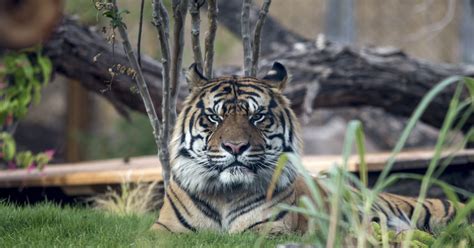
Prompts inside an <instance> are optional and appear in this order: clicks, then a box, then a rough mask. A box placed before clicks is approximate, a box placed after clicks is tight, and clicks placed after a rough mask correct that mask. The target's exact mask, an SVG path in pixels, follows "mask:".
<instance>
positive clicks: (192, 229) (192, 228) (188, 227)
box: [166, 194, 196, 232]
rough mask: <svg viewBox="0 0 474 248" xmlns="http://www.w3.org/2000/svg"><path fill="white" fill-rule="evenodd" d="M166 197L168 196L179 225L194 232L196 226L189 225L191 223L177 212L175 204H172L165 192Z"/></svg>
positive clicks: (169, 199)
mask: <svg viewBox="0 0 474 248" xmlns="http://www.w3.org/2000/svg"><path fill="white" fill-rule="evenodd" d="M166 198H168V201H169V202H170V204H171V207H172V208H173V211H174V214H175V215H176V217H177V218H178V220H179V223H181V225H183V226H184V227H185V228H186V229H188V230H191V231H193V232H196V228H194V227H193V226H191V225H190V224H189V223H188V222H187V221H186V219H184V217H183V216H182V215H181V213H180V212H179V210H178V209H177V208H176V206H175V205H174V202H173V201H172V200H171V198H170V197H169V195H168V194H166Z"/></svg>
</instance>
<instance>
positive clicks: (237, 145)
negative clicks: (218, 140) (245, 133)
mask: <svg viewBox="0 0 474 248" xmlns="http://www.w3.org/2000/svg"><path fill="white" fill-rule="evenodd" d="M249 147H250V143H249V142H223V143H222V148H224V150H226V151H227V152H229V153H230V154H233V155H240V154H242V153H243V152H245V151H246V150H247V149H248V148H249Z"/></svg>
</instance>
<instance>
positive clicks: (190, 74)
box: [186, 63, 207, 90]
mask: <svg viewBox="0 0 474 248" xmlns="http://www.w3.org/2000/svg"><path fill="white" fill-rule="evenodd" d="M186 80H187V81H188V84H189V88H190V89H191V90H193V89H195V88H200V87H202V86H204V85H205V84H206V83H207V78H206V77H205V76H204V75H202V72H201V70H200V69H199V68H198V66H197V64H196V63H193V64H192V65H191V66H190V67H189V69H188V71H187V73H186Z"/></svg>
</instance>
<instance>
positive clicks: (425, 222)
mask: <svg viewBox="0 0 474 248" xmlns="http://www.w3.org/2000/svg"><path fill="white" fill-rule="evenodd" d="M422 205H423V208H424V209H425V219H424V220H423V228H425V229H426V230H431V228H430V219H431V213H430V209H429V208H428V207H427V206H426V204H425V203H423V204H422ZM417 222H418V221H417Z"/></svg>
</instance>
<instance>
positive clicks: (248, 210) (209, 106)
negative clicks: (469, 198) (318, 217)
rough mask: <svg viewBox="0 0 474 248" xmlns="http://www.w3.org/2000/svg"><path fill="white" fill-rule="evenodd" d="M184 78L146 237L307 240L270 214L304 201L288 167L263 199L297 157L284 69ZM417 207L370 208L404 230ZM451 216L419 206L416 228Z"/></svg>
mask: <svg viewBox="0 0 474 248" xmlns="http://www.w3.org/2000/svg"><path fill="white" fill-rule="evenodd" d="M186 78H187V81H188V84H189V85H190V88H191V89H190V94H189V96H188V97H187V98H186V99H185V101H184V104H183V108H182V111H181V112H180V114H179V116H178V118H177V121H176V125H175V127H174V130H173V133H172V138H171V141H170V155H171V172H170V175H171V176H170V181H169V183H168V185H167V187H166V191H165V196H164V197H165V198H164V203H163V206H162V208H161V210H160V212H159V217H158V219H157V221H156V222H155V223H154V224H153V226H152V229H153V230H162V231H168V232H173V233H185V232H196V231H201V230H207V231H216V232H224V233H241V232H245V231H254V232H263V231H266V232H270V233H296V232H299V233H304V232H306V231H307V230H308V220H307V219H306V217H305V216H303V215H301V214H298V213H295V212H289V211H285V210H281V208H278V207H277V205H279V204H287V205H295V204H297V202H298V200H299V199H300V198H301V196H303V195H310V192H309V189H308V187H307V186H306V184H305V183H304V180H303V177H302V175H301V173H300V172H298V170H297V167H296V166H295V164H293V163H292V162H291V161H288V162H287V163H286V164H285V166H283V167H282V168H283V169H282V171H281V174H280V176H279V178H278V181H277V182H276V183H275V185H274V191H273V193H272V194H271V195H272V196H271V198H270V199H267V198H268V197H267V190H268V187H269V185H270V184H271V183H272V175H273V174H274V172H275V168H276V164H277V161H278V159H279V157H280V156H281V155H282V154H283V153H287V154H294V155H296V156H299V155H300V154H301V150H302V140H301V132H300V125H299V123H298V121H297V117H296V115H295V113H294V112H293V111H292V109H291V104H290V101H289V100H288V99H287V98H286V97H285V96H284V95H283V90H284V88H285V86H286V85H287V83H288V81H289V74H288V72H287V70H286V68H285V67H284V66H283V65H282V64H281V63H279V62H275V63H274V64H273V66H272V68H271V69H270V70H269V71H268V73H267V74H266V75H265V76H263V77H261V78H256V77H249V76H245V77H244V76H235V75H234V76H223V77H217V78H215V79H207V78H206V77H205V76H204V75H203V74H202V72H201V71H200V70H199V68H198V67H197V66H196V65H192V66H191V67H190V68H189V70H188V72H187V76H186ZM316 183H317V182H316ZM317 185H318V187H323V186H322V185H321V184H317ZM416 201H417V200H416V199H415V198H410V197H405V196H399V195H393V194H389V193H380V195H379V196H378V199H377V200H376V203H375V204H374V206H375V208H376V210H377V211H378V213H380V214H381V215H383V216H385V217H386V220H387V225H388V227H389V228H391V229H396V230H403V229H407V228H409V226H410V218H411V216H412V215H413V210H414V206H415V204H416ZM455 214H456V207H455V205H454V204H453V203H452V202H450V201H447V200H441V199H426V200H425V201H424V202H423V205H422V211H421V214H420V218H419V219H418V222H417V223H416V227H417V228H422V229H426V230H432V229H433V228H434V227H435V226H438V225H445V224H447V223H448V222H449V221H450V220H451V219H453V217H454V216H455ZM376 218H378V217H376ZM376 218H374V219H376Z"/></svg>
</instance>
